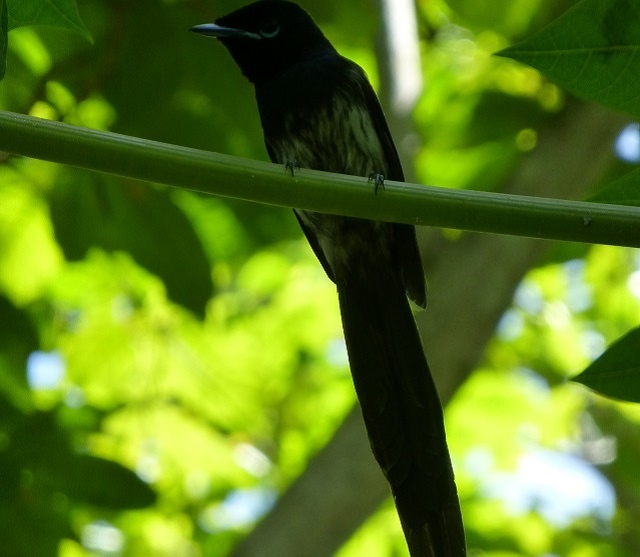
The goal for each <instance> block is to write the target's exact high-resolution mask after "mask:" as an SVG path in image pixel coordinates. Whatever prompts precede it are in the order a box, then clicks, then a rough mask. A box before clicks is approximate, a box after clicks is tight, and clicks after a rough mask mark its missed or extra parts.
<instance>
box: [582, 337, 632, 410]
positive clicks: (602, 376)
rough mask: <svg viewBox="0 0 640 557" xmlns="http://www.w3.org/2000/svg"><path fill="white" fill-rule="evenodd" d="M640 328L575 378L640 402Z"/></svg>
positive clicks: (623, 338)
mask: <svg viewBox="0 0 640 557" xmlns="http://www.w3.org/2000/svg"><path fill="white" fill-rule="evenodd" d="M638 347H640V327H639V328H637V329H634V330H633V331H631V332H630V333H627V334H626V335H625V336H623V337H622V338H621V339H619V340H617V341H616V342H614V343H613V344H612V345H611V346H610V347H609V349H608V350H607V351H606V352H605V353H604V354H602V356H600V357H599V358H598V359H597V360H596V361H594V362H593V363H592V364H591V365H590V366H589V367H588V368H587V369H585V370H584V371H583V372H582V373H581V374H580V375H578V376H576V377H574V378H573V380H574V381H577V382H578V383H582V384H583V385H586V386H587V387H589V388H591V389H593V390H594V391H598V392H599V393H602V394H603V395H606V396H610V397H613V398H617V399H620V400H628V401H630V402H640V350H639V349H638Z"/></svg>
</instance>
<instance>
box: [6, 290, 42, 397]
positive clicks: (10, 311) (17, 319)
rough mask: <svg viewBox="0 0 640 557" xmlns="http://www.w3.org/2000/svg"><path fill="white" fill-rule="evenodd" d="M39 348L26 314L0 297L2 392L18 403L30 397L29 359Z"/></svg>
mask: <svg viewBox="0 0 640 557" xmlns="http://www.w3.org/2000/svg"><path fill="white" fill-rule="evenodd" d="M37 348H38V335H37V333H36V331H35V329H34V327H33V324H32V323H31V321H29V319H28V318H27V316H26V315H25V313H24V312H22V311H20V310H19V309H18V308H16V307H15V306H14V305H13V304H12V303H11V302H9V300H7V299H6V298H5V297H3V296H1V295H0V391H4V392H5V393H6V394H7V396H8V397H9V399H11V400H13V401H16V402H17V401H18V400H20V399H23V398H26V397H28V396H29V394H28V387H27V380H26V373H25V371H26V367H27V357H28V356H29V354H30V353H31V352H32V351H34V350H36V349H37Z"/></svg>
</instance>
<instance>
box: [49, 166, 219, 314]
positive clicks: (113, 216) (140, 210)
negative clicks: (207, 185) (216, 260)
mask: <svg viewBox="0 0 640 557" xmlns="http://www.w3.org/2000/svg"><path fill="white" fill-rule="evenodd" d="M82 179H84V180H85V183H80V181H81V180H82ZM74 180H75V182H73V183H65V182H64V181H63V180H60V181H59V183H58V184H57V185H56V188H55V189H54V190H52V192H51V194H50V197H49V202H50V207H51V218H52V221H53V225H54V229H55V235H56V239H57V240H58V243H59V244H60V246H61V247H62V249H63V250H64V254H65V257H66V258H67V259H69V260H71V261H77V260H80V259H83V258H84V257H85V255H86V254H87V252H88V251H89V249H90V248H91V247H92V246H99V247H101V248H103V249H105V250H107V251H119V250H122V251H127V252H129V253H130V254H131V255H132V256H133V258H134V259H135V260H136V262H137V263H138V264H139V265H141V266H143V267H145V268H146V269H147V270H149V271H150V272H152V273H154V274H155V275H156V276H158V277H160V278H161V279H162V281H163V282H164V284H165V287H166V289H167V294H168V296H169V297H170V298H171V299H172V300H173V301H174V302H176V303H178V304H180V305H182V306H184V307H186V308H188V309H190V310H191V311H193V312H194V313H195V314H196V315H199V316H203V315H204V310H205V305H206V303H207V302H208V301H209V299H210V298H211V296H212V294H213V284H212V281H211V265H210V263H209V261H208V259H207V257H206V254H205V252H204V248H203V247H202V243H201V242H200V240H199V238H198V236H197V235H196V233H195V232H194V230H193V226H192V225H191V223H190V222H189V220H188V219H187V218H186V216H185V214H184V213H183V212H182V211H181V210H180V209H179V208H178V207H177V206H176V205H175V203H173V201H172V200H171V198H170V196H169V195H168V192H166V191H159V190H158V189H155V188H150V187H147V186H145V185H143V184H139V183H129V184H127V185H126V186H125V185H123V184H122V182H120V181H118V180H117V179H113V178H109V177H104V176H101V177H96V176H90V175H85V177H84V178H79V177H77V176H76V177H75V178H74Z"/></svg>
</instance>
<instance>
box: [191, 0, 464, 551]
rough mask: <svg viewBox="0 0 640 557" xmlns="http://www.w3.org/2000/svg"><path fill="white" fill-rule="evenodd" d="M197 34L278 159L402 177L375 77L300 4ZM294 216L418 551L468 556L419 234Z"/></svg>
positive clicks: (272, 2)
mask: <svg viewBox="0 0 640 557" xmlns="http://www.w3.org/2000/svg"><path fill="white" fill-rule="evenodd" d="M193 30H194V31H195V32H198V33H201V34H205V35H209V36H214V37H216V38H218V39H219V40H220V42H222V43H223V44H224V46H225V47H227V49H228V50H229V52H230V53H231V55H232V56H233V58H234V60H235V61H236V63H237V64H238V66H239V67H240V69H241V71H242V73H243V74H244V75H245V76H246V77H247V78H248V79H249V80H250V81H251V82H252V83H253V84H254V86H255V92H256V98H257V101H258V109H259V112H260V118H261V123H262V128H263V131H264V137H265V143H266V147H267V151H268V153H269V156H270V157H271V160H272V161H274V162H278V163H281V164H291V163H294V162H295V164H297V165H299V166H300V167H302V168H312V169H316V170H324V171H328V172H338V173H343V174H351V175H358V176H369V175H370V174H371V173H375V174H377V175H383V176H384V177H386V178H389V179H392V180H396V181H403V180H404V176H403V173H402V167H401V166H400V161H399V159H398V154H397V152H396V149H395V146H394V144H393V140H392V138H391V134H390V132H389V128H388V126H387V123H386V120H385V118H384V114H383V112H382V109H381V108H380V104H379V102H378V99H377V97H376V95H375V93H374V91H373V89H372V87H371V85H370V84H369V81H368V80H367V77H366V75H365V74H364V72H363V71H362V69H361V68H360V67H359V66H358V65H356V64H355V63H353V62H351V61H350V60H347V59H346V58H343V57H342V56H340V55H339V54H338V53H337V52H336V50H335V49H334V48H333V46H332V45H331V43H330V42H329V41H328V40H327V39H326V38H325V36H324V35H323V34H322V32H321V31H320V29H319V28H318V27H317V25H316V24H315V23H314V22H313V20H312V19H311V17H310V16H309V15H308V14H307V13H306V12H305V11H304V10H302V9H301V8H300V7H299V6H297V5H296V4H293V3H291V2H286V1H283V0H261V1H259V2H256V3H254V4H250V5H248V6H245V7H244V8H241V9H239V10H237V11H235V12H233V13H231V14H229V15H227V16H224V17H222V18H220V19H218V20H217V21H216V23H215V24H205V25H199V26H197V27H195V28H194V29H193ZM372 189H373V188H372ZM373 194H374V193H373V191H372V195H373ZM296 216H297V218H298V220H299V222H300V224H301V226H302V229H303V230H304V233H305V235H306V237H307V239H308V240H309V243H310V244H311V247H312V248H313V250H314V252H315V254H316V255H317V257H318V259H319V260H320V262H321V263H322V266H323V267H324V269H325V271H326V273H327V275H328V276H329V278H330V279H331V280H333V281H334V282H335V283H336V286H337V290H338V298H339V302H340V310H341V315H342V323H343V328H344V333H345V340H346V344H347V349H348V353H349V361H350V364H351V372H352V375H353V381H354V384H355V387H356V391H357V394H358V399H359V401H360V405H361V407H362V414H363V416H364V421H365V424H366V427H367V431H368V434H369V439H370V442H371V447H372V450H373V453H374V455H375V457H376V459H377V461H378V463H379V464H380V466H381V468H382V470H383V471H384V474H385V476H386V478H387V480H388V481H389V483H390V485H391V490H392V492H393V495H394V499H395V502H396V506H397V509H398V514H399V516H400V520H401V522H402V526H403V529H404V531H405V536H406V538H407V543H408V545H409V549H410V551H411V555H412V556H413V557H423V556H424V557H427V556H430V557H454V556H455V557H461V556H464V555H465V554H466V549H465V541H464V530H463V527H462V518H461V515H460V507H459V503H458V496H457V491H456V487H455V483H454V479H453V471H452V467H451V461H450V458H449V452H448V448H447V443H446V437H445V430H444V421H443V416H442V407H441V405H440V401H439V399H438V394H437V392H436V388H435V385H434V383H433V379H432V377H431V373H430V370H429V367H428V364H427V361H426V358H425V355H424V351H423V349H422V344H421V341H420V337H419V334H418V331H417V328H416V325H415V321H414V319H413V315H412V313H411V308H410V305H409V302H408V300H407V296H408V297H409V298H410V299H411V300H413V301H414V302H415V303H416V304H417V305H419V306H422V307H424V306H425V305H426V290H425V282H424V274H423V270H422V263H421V260H420V255H419V252H418V246H417V242H416V236H415V230H414V228H413V227H412V226H408V225H404V224H392V223H383V222H374V221H370V220H364V219H356V218H351V217H342V216H335V215H325V214H320V213H314V212H310V211H296Z"/></svg>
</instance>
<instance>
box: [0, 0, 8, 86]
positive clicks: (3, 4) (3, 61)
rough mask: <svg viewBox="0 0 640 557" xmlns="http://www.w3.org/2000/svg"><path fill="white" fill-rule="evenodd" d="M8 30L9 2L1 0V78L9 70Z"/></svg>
mask: <svg viewBox="0 0 640 557" xmlns="http://www.w3.org/2000/svg"><path fill="white" fill-rule="evenodd" d="M8 32H9V21H8V18H7V3H6V2H5V0H0V79H2V78H3V77H4V73H5V71H6V70H7V44H8V37H7V33H8Z"/></svg>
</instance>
